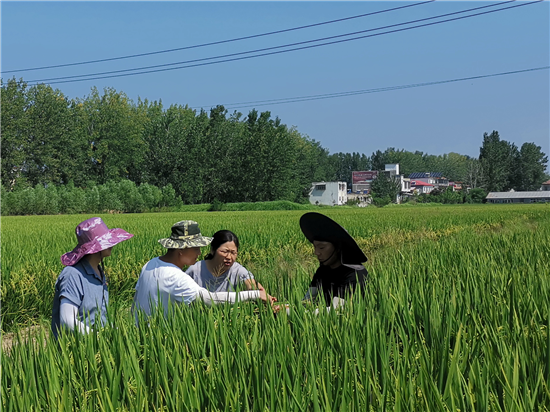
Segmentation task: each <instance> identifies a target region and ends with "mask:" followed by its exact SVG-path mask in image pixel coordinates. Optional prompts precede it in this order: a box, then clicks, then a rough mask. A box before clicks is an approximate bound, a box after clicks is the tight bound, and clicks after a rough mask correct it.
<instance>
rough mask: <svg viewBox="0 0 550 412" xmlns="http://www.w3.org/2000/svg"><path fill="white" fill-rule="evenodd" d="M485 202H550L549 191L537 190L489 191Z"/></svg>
mask: <svg viewBox="0 0 550 412" xmlns="http://www.w3.org/2000/svg"><path fill="white" fill-rule="evenodd" d="M485 199H487V203H538V202H550V192H549V191H543V190H537V191H535V192H514V191H512V190H511V191H509V192H490V193H489V194H488V195H487V197H486V198H485Z"/></svg>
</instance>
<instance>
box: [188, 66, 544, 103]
mask: <svg viewBox="0 0 550 412" xmlns="http://www.w3.org/2000/svg"><path fill="white" fill-rule="evenodd" d="M548 69H550V66H543V67H535V68H530V69H523V70H514V71H508V72H501V73H493V74H484V75H478V76H470V77H461V78H456V79H450V80H439V81H434V82H424V83H413V84H406V85H399V86H387V87H378V88H373V89H364V90H352V91H347V92H337V93H326V94H317V95H311V96H298V97H288V98H282V99H270V100H256V101H251V102H240V103H228V104H224V105H223V106H224V107H225V108H226V109H228V110H229V109H240V108H243V107H258V106H267V105H275V104H286V103H298V102H304V101H310V100H324V99H333V98H336V97H347V96H355V95H360V94H369V93H381V92H388V91H393V90H402V89H412V88H416V87H425V86H434V85H438V84H445V83H456V82H463V81H468V80H478V79H485V78H489V77H497V76H506V75H510V74H518V73H526V72H533V71H538V70H548ZM215 106H217V105H210V106H206V105H205V106H194V107H191V109H202V108H204V107H215Z"/></svg>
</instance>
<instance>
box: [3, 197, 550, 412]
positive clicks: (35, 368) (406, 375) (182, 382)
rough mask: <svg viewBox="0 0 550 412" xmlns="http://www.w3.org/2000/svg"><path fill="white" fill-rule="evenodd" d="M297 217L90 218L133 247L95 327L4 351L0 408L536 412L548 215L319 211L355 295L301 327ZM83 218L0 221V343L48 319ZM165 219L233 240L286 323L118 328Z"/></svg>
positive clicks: (548, 316) (310, 266) (210, 318)
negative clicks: (340, 250)
mask: <svg viewBox="0 0 550 412" xmlns="http://www.w3.org/2000/svg"><path fill="white" fill-rule="evenodd" d="M303 213H304V212H303V211H272V212H261V211H250V212H246V213H244V212H208V213H207V212H196V213H175V214H174V213H172V214H168V213H167V214H143V215H108V216H102V217H103V218H104V220H105V221H106V223H107V225H108V226H109V227H122V228H124V229H126V230H128V231H130V232H132V233H135V235H136V236H135V237H134V238H133V239H131V240H129V241H127V242H123V243H122V244H120V245H118V246H117V247H115V249H114V250H113V255H112V256H111V257H110V258H109V259H108V261H107V264H106V267H107V271H108V273H109V275H110V277H111V284H110V292H111V303H112V305H111V309H110V314H109V316H110V318H111V321H112V327H107V328H105V329H103V330H101V331H100V332H99V333H98V334H92V335H89V336H78V335H72V334H68V335H67V336H65V337H64V338H63V340H61V341H60V344H59V345H56V343H55V342H53V341H52V340H51V339H50V338H48V337H46V336H45V335H43V336H38V337H37V338H36V340H35V343H34V344H33V343H32V341H31V342H29V343H25V342H23V340H22V337H21V342H20V343H18V344H17V343H16V344H15V345H13V346H12V348H11V350H10V351H9V352H8V351H3V352H2V359H1V361H2V377H1V379H2V406H3V408H2V409H3V410H15V411H29V410H56V411H57V410H83V411H92V410H106V411H117V410H120V411H148V410H150V411H159V410H182V411H185V410H190V411H202V410H209V411H226V410H227V411H233V410H243V411H247V410H251V411H266V410H267V411H329V410H330V411H333V410H337V411H366V410H376V411H378V410H393V411H426V410H433V411H447V410H449V411H457V410H461V411H548V410H550V409H549V405H550V389H549V383H550V345H549V343H550V335H549V333H548V329H549V327H550V252H549V251H550V208H548V205H504V206H502V205H496V206H491V205H478V206H473V205H472V206H441V207H422V208H412V207H410V208H398V207H396V208H383V209H358V208H355V209H352V208H348V209H335V208H330V209H326V210H323V213H326V214H327V215H329V216H331V217H333V218H334V219H336V220H337V221H338V222H340V223H341V224H342V225H343V226H345V227H346V228H347V229H348V230H349V232H350V233H351V234H352V235H353V236H354V237H355V238H356V239H357V241H358V243H359V244H360V245H361V247H362V248H363V249H364V250H365V252H366V254H367V256H368V257H369V262H367V264H366V266H367V269H368V270H369V282H368V285H367V293H366V294H365V296H364V297H359V296H355V298H354V301H353V304H352V305H347V306H346V307H345V308H344V310H343V312H341V313H338V314H337V313H335V312H331V313H326V312H325V311H324V310H321V314H320V315H319V316H314V315H313V314H312V310H313V309H314V308H313V307H308V306H303V305H302V304H301V299H302V297H303V294H304V292H305V290H306V288H307V285H308V283H309V281H310V279H311V276H312V274H313V272H314V270H315V268H316V263H315V260H314V258H313V256H312V249H311V246H310V245H309V243H308V242H307V241H306V240H305V238H304V236H303V235H302V233H301V232H300V229H299V226H298V220H299V217H300V216H301V214H303ZM87 217H88V216H45V217H6V218H2V235H3V236H2V314H3V325H2V327H3V330H4V331H12V330H20V328H21V327H22V326H24V325H28V324H32V323H35V322H40V319H42V322H44V321H45V320H46V319H48V318H49V316H50V310H51V299H52V297H53V283H54V282H55V278H56V277H57V275H58V273H59V271H60V270H61V264H60V262H59V256H60V255H61V254H62V253H64V252H66V251H69V250H71V249H72V248H73V247H74V243H75V239H74V234H73V233H74V232H73V231H74V227H75V226H76V224H77V223H78V222H80V221H82V220H84V219H85V218H87ZM182 219H193V220H197V221H198V222H199V223H200V226H201V229H202V231H203V232H204V233H205V234H206V235H208V234H212V233H213V232H215V231H216V230H219V229H221V228H227V229H230V230H233V231H235V233H237V235H239V237H240V240H241V252H242V253H240V254H239V258H238V260H239V261H240V262H241V263H242V264H244V265H245V266H246V267H247V268H248V269H250V270H251V271H252V272H253V273H254V274H255V275H256V276H257V278H258V279H259V280H260V282H261V283H262V284H264V286H266V288H267V289H268V292H269V293H271V294H273V295H275V296H277V297H279V298H280V300H282V301H285V302H288V303H290V304H291V307H292V312H291V315H290V316H286V315H285V314H280V315H277V316H274V315H273V314H272V313H271V312H270V311H268V310H266V308H264V307H263V306H262V305H259V306H258V305H256V304H255V303H252V302H246V303H242V304H239V305H238V306H236V307H231V306H221V307H216V308H205V307H202V306H201V305H196V306H193V307H189V308H188V307H183V308H176V310H175V311H174V313H173V315H172V316H170V317H169V318H168V319H163V318H154V319H153V320H152V321H151V323H150V325H149V326H147V325H141V326H140V327H139V328H137V327H135V326H134V325H133V321H132V318H131V316H130V314H129V312H128V308H129V303H130V301H131V297H132V295H133V287H134V285H135V282H136V280H137V276H138V275H139V269H140V268H141V266H142V265H143V263H145V262H146V261H147V260H149V259H150V258H152V257H154V256H158V255H159V254H160V253H161V252H162V248H161V247H160V245H158V243H156V241H157V239H159V238H161V237H165V236H167V235H168V234H169V230H170V226H171V224H172V223H174V222H176V221H178V220H182ZM46 376H47V378H45V377H46Z"/></svg>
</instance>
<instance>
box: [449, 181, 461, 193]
mask: <svg viewBox="0 0 550 412" xmlns="http://www.w3.org/2000/svg"><path fill="white" fill-rule="evenodd" d="M449 187H452V188H453V192H456V191H457V190H462V182H449Z"/></svg>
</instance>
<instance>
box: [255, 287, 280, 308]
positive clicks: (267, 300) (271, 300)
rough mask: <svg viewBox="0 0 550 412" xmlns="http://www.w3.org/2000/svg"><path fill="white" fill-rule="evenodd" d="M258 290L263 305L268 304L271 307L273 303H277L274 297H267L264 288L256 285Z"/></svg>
mask: <svg viewBox="0 0 550 412" xmlns="http://www.w3.org/2000/svg"><path fill="white" fill-rule="evenodd" d="M258 290H259V291H260V299H261V300H263V301H264V302H265V303H268V304H269V305H271V306H273V303H274V302H277V298H276V297H275V296H271V295H269V294H268V293H267V292H266V291H265V289H264V287H263V286H262V285H260V284H259V283H258Z"/></svg>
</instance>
